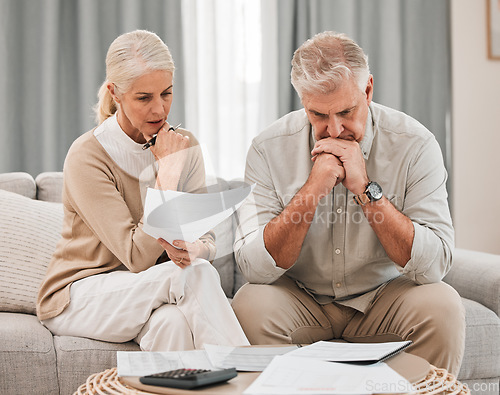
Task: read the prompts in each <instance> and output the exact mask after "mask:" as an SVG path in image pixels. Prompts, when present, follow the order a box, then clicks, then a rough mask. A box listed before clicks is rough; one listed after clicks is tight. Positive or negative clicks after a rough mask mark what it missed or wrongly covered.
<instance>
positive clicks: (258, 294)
mask: <svg viewBox="0 0 500 395" xmlns="http://www.w3.org/2000/svg"><path fill="white" fill-rule="evenodd" d="M232 306H233V308H234V311H235V312H236V315H237V317H238V319H239V320H240V322H241V325H242V326H243V329H244V331H245V333H246V335H247V336H248V339H249V340H250V342H251V343H252V344H273V343H295V344H301V343H302V344H308V343H314V342H316V341H319V340H331V339H344V340H347V341H349V342H385V341H399V340H412V341H413V345H412V346H411V347H409V348H408V349H407V352H409V353H411V354H415V355H418V356H420V357H422V358H424V359H426V360H427V361H428V362H430V363H431V364H433V365H434V366H436V367H438V368H445V369H447V370H448V371H449V372H451V373H452V374H455V375H456V374H458V371H459V369H460V364H461V362H462V357H463V353H464V347H465V310H464V307H463V305H462V301H461V299H460V296H459V295H458V293H457V292H456V291H455V290H454V289H453V288H452V287H450V286H449V285H447V284H445V283H442V282H441V283H436V284H426V285H417V284H415V283H414V282H412V281H410V280H409V279H407V278H406V277H403V276H401V277H398V278H396V279H394V280H392V281H390V282H389V283H388V284H387V285H386V286H385V287H384V288H382V290H381V291H380V292H379V293H378V294H377V295H376V297H375V299H374V301H373V302H372V305H371V306H370V308H369V310H368V311H366V312H365V313H364V314H363V313H361V312H359V311H357V310H355V309H353V308H351V307H347V306H342V305H340V304H337V303H330V304H326V305H320V304H318V303H316V301H315V300H314V299H313V298H312V297H311V296H310V295H309V294H308V293H306V292H305V291H304V290H303V289H301V288H299V287H298V286H297V285H296V283H295V282H294V281H292V280H291V279H290V278H288V277H287V276H282V277H281V278H280V279H279V280H277V281H276V282H274V283H273V284H270V285H258V284H246V285H244V286H243V287H242V288H241V289H240V290H239V291H238V292H237V294H236V295H235V297H234V300H233V304H232Z"/></svg>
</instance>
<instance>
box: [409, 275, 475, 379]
mask: <svg viewBox="0 0 500 395" xmlns="http://www.w3.org/2000/svg"><path fill="white" fill-rule="evenodd" d="M423 287H425V289H424V288H423ZM423 287H422V288H421V287H417V288H421V291H422V292H420V297H419V299H416V298H414V300H413V308H415V309H416V311H417V313H416V317H415V318H416V319H415V322H414V327H413V329H414V330H415V336H417V337H418V338H415V342H416V344H415V345H416V346H417V343H420V344H419V345H418V346H417V347H418V348H419V349H420V351H419V352H420V353H421V354H422V356H423V357H425V358H426V359H427V360H428V361H429V362H431V363H433V364H434V365H436V366H438V367H442V368H446V369H448V371H450V372H451V373H453V374H455V375H456V374H458V370H459V369H460V364H461V361H462V357H463V352H464V345H465V309H464V306H463V304H462V300H461V298H460V296H459V295H458V293H457V292H456V291H455V290H454V289H453V288H452V287H450V286H449V285H447V284H445V283H436V284H429V285H425V286H423Z"/></svg>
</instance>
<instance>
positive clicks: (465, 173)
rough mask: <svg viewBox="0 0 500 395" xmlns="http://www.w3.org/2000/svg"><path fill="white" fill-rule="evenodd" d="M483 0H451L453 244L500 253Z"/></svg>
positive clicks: (495, 76) (498, 135) (498, 163)
mask: <svg viewBox="0 0 500 395" xmlns="http://www.w3.org/2000/svg"><path fill="white" fill-rule="evenodd" d="M486 1H487V0H452V1H451V2H450V3H451V24H452V26H451V40H452V75H453V77H452V78H453V79H452V86H453V112H452V133H451V135H452V151H453V156H452V157H453V172H452V177H453V178H452V183H453V206H452V207H453V212H452V216H453V221H454V225H455V231H456V246H457V247H459V248H468V249H472V250H480V251H485V252H491V253H497V254H500V60H490V59H488V52H487V35H486Z"/></svg>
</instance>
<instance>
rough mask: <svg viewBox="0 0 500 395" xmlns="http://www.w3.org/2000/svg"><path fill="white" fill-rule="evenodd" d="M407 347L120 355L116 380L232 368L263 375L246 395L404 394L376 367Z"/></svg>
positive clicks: (385, 369) (396, 379)
mask: <svg viewBox="0 0 500 395" xmlns="http://www.w3.org/2000/svg"><path fill="white" fill-rule="evenodd" d="M410 344H411V342H393V343H357V344H353V343H335V342H317V343H314V344H311V345H309V346H305V347H299V346H296V345H293V346H281V347H280V346H277V347H224V346H215V345H210V344H205V346H204V347H205V350H196V351H178V352H140V351H135V352H126V351H119V352H118V353H117V362H118V376H145V375H148V374H154V373H159V372H164V371H167V370H173V369H179V368H195V369H210V370H215V369H223V368H231V367H235V368H236V369H237V370H238V371H254V372H255V371H257V372H258V371H262V373H261V374H260V376H259V377H258V378H257V379H256V380H255V381H254V382H253V383H252V384H251V385H250V386H249V387H248V388H247V389H246V390H245V392H244V394H245V395H262V394H279V395H285V394H286V395H295V394H372V393H408V392H412V390H413V387H412V385H411V384H410V383H409V382H408V380H406V379H405V378H404V377H402V376H401V375H399V374H398V373H396V372H395V371H394V370H393V369H391V368H390V367H389V366H388V365H387V364H385V363H384V362H380V361H382V360H384V359H385V358H388V357H389V356H391V355H394V354H396V353H399V352H401V351H402V350H404V349H405V348H406V347H408V346H409V345H410ZM332 361H336V362H332ZM347 361H349V362H350V363H345V362H347ZM374 361H375V362H374ZM339 362H344V363H339ZM352 362H355V363H352ZM360 362H361V363H360Z"/></svg>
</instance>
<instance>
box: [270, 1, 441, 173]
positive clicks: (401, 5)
mask: <svg viewBox="0 0 500 395" xmlns="http://www.w3.org/2000/svg"><path fill="white" fill-rule="evenodd" d="M278 15H279V17H278V23H279V28H278V32H279V33H278V40H279V60H278V63H279V69H280V72H279V79H278V85H279V86H278V92H279V95H280V100H279V113H280V116H281V115H284V114H285V113H287V112H289V111H290V110H294V109H298V108H301V104H300V101H299V99H298V96H297V94H296V93H295V91H294V90H293V87H292V86H291V84H290V68H291V66H290V61H291V58H292V56H293V52H294V51H295V49H296V48H297V47H299V46H300V45H301V44H302V43H303V42H304V41H305V40H307V39H308V38H310V37H312V36H313V35H314V34H316V33H319V32H322V31H325V30H333V31H337V32H342V33H345V34H347V35H348V36H350V37H351V38H353V39H354V40H355V41H356V42H357V43H358V44H359V45H360V46H361V47H362V48H363V49H364V50H365V52H366V53H367V55H368V58H369V59H368V60H369V63H370V69H371V72H372V74H373V76H374V86H375V88H374V101H376V102H378V103H381V104H384V105H387V106H389V107H393V108H396V109H398V110H401V111H403V112H406V113H407V114H409V115H411V116H413V117H414V118H416V119H417V120H419V121H420V122H421V123H422V124H424V125H425V126H426V127H427V128H428V129H429V130H430V131H431V132H433V133H434V135H435V136H436V138H437V140H438V142H439V143H440V146H441V149H442V151H443V155H444V158H445V163H446V164H447V167H448V171H450V169H451V166H450V160H451V158H450V152H449V149H447V147H448V146H449V135H448V127H449V125H448V122H449V121H448V120H449V115H450V110H451V72H450V70H451V66H450V57H451V54H450V37H449V25H450V22H449V0H437V1H435V0H434V1H433V0H419V1H416V0H376V1H375V0H286V1H285V0H278Z"/></svg>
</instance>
